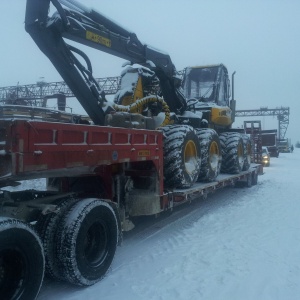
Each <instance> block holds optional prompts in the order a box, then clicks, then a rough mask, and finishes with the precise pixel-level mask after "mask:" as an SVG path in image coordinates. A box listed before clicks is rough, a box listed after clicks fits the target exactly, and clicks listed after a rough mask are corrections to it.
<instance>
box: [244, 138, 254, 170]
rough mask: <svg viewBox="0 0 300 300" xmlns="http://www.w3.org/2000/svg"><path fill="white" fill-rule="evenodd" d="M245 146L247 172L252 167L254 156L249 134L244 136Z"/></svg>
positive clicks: (245, 168)
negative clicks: (252, 157)
mask: <svg viewBox="0 0 300 300" xmlns="http://www.w3.org/2000/svg"><path fill="white" fill-rule="evenodd" d="M242 138H243V144H244V165H243V171H247V170H248V169H249V168H250V165H251V156H252V144H251V140H250V137H249V136H248V135H247V134H243V135H242Z"/></svg>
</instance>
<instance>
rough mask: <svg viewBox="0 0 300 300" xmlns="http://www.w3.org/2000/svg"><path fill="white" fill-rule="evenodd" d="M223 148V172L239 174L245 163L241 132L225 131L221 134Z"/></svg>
mask: <svg viewBox="0 0 300 300" xmlns="http://www.w3.org/2000/svg"><path fill="white" fill-rule="evenodd" d="M220 142H221V148H222V166H221V172H222V173H229V174H238V173H240V172H241V171H242V169H243V165H244V145H243V139H242V136H241V134H239V133H237V132H225V133H221V134H220Z"/></svg>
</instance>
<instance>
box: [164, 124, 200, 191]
mask: <svg viewBox="0 0 300 300" xmlns="http://www.w3.org/2000/svg"><path fill="white" fill-rule="evenodd" d="M160 129H161V130H162V131H163V133H164V182H165V185H166V186H167V187H168V188H187V187H190V186H192V185H193V184H194V183H195V182H196V180H197V178H198V176H199V172H200V168H201V152H200V144H199V139H198V137H197V133H196V132H195V130H194V129H193V128H192V127H191V126H188V125H168V126H165V127H161V128H160Z"/></svg>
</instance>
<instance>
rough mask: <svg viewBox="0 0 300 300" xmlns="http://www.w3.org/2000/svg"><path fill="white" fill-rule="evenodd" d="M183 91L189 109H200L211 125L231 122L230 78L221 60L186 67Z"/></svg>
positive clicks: (216, 126) (222, 124) (218, 125)
mask: <svg viewBox="0 0 300 300" xmlns="http://www.w3.org/2000/svg"><path fill="white" fill-rule="evenodd" d="M182 87H183V92H184V96H185V97H186V98H187V99H188V100H187V105H188V109H189V110H191V111H195V112H201V113H202V118H203V119H204V120H207V126H208V127H210V128H228V127H230V126H231V124H232V123H233V116H234V109H235V108H234V105H233V104H234V100H232V101H230V100H229V98H230V96H231V95H230V81H229V77H228V71H227V68H226V67H225V66H224V65H223V64H219V65H210V66H201V67H187V68H186V69H185V70H184V75H183V83H182Z"/></svg>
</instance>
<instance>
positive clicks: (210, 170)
mask: <svg viewBox="0 0 300 300" xmlns="http://www.w3.org/2000/svg"><path fill="white" fill-rule="evenodd" d="M196 132H197V136H198V138H199V141H200V149H201V169H200V174H199V176H198V181H208V182H211V181H214V180H215V179H216V178H217V176H218V175H219V174H220V170H221V163H222V154H221V145H220V139H219V136H218V134H217V132H216V131H215V130H213V129H210V128H203V129H196Z"/></svg>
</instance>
